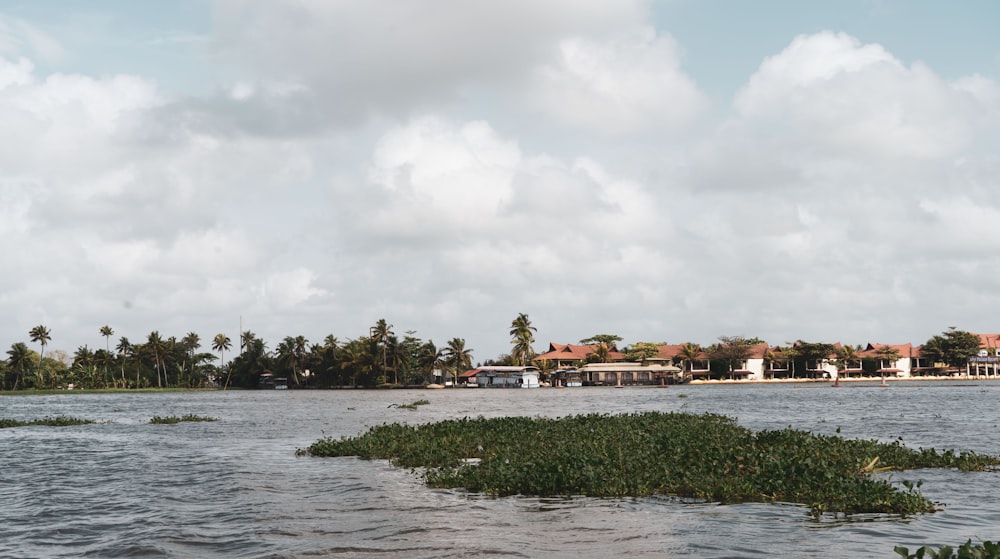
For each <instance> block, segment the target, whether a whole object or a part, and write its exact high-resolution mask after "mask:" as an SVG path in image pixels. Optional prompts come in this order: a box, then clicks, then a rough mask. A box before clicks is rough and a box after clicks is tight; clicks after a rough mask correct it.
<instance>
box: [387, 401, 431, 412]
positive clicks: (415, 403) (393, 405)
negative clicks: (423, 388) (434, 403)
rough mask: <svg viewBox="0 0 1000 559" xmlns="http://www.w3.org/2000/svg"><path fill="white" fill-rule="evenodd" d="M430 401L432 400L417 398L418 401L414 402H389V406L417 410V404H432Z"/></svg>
mask: <svg viewBox="0 0 1000 559" xmlns="http://www.w3.org/2000/svg"><path fill="white" fill-rule="evenodd" d="M430 403H431V402H430V400H417V401H416V402H413V403H412V404H389V407H390V408H402V409H407V410H415V409H417V406H426V405H427V404H430Z"/></svg>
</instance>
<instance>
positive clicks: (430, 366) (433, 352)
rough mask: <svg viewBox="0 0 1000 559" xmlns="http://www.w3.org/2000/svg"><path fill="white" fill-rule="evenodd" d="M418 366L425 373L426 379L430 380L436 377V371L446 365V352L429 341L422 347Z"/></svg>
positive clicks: (418, 357)
mask: <svg viewBox="0 0 1000 559" xmlns="http://www.w3.org/2000/svg"><path fill="white" fill-rule="evenodd" d="M417 364H418V366H419V367H420V370H421V372H423V373H424V379H430V378H432V377H433V376H434V371H435V369H440V368H441V367H442V366H443V365H444V352H443V351H442V350H440V349H438V348H437V347H436V346H435V345H434V341H433V340H427V342H426V343H425V344H423V345H421V346H420V351H419V353H418V354H417Z"/></svg>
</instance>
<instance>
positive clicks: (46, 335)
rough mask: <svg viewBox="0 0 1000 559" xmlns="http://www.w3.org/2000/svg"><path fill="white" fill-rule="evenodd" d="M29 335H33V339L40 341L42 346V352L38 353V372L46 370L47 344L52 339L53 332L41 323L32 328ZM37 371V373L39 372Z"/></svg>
mask: <svg viewBox="0 0 1000 559" xmlns="http://www.w3.org/2000/svg"><path fill="white" fill-rule="evenodd" d="M28 335H29V336H31V341H33V342H38V343H39V344H41V346H42V352H41V353H40V354H38V373H42V372H44V364H45V361H44V359H45V346H46V345H48V343H49V340H51V339H52V333H51V332H49V329H48V328H46V327H45V326H43V325H41V324H39V325H38V326H35V327H34V328H32V329H31V330H29V331H28ZM38 373H36V374H38Z"/></svg>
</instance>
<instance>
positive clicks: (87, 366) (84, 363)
mask: <svg viewBox="0 0 1000 559" xmlns="http://www.w3.org/2000/svg"><path fill="white" fill-rule="evenodd" d="M73 369H75V370H77V371H79V372H80V373H82V374H84V375H86V377H87V378H88V380H89V382H88V386H89V387H91V388H94V387H96V386H95V385H96V382H95V380H94V352H93V351H91V349H90V348H89V347H87V346H86V345H82V346H80V347H78V348H76V352H75V353H73Z"/></svg>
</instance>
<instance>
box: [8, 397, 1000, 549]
mask: <svg viewBox="0 0 1000 559" xmlns="http://www.w3.org/2000/svg"><path fill="white" fill-rule="evenodd" d="M681 395H685V396H686V397H681ZM417 399H427V400H430V402H431V403H430V404H429V405H425V406H420V407H419V408H418V409H417V410H415V411H411V410H406V409H398V408H396V407H393V406H392V405H393V404H405V403H410V402H413V401H415V400H417ZM998 400H1000V384H998V383H996V382H995V381H994V382H985V381H984V382H978V383H977V382H960V383H947V382H929V383H919V382H905V383H903V382H900V383H895V384H893V385H892V386H890V387H888V388H879V387H877V386H874V385H871V384H860V383H858V384H850V385H847V386H844V387H842V388H839V389H832V388H830V387H829V386H828V385H825V384H781V385H740V386H734V385H719V386H685V387H670V388H667V389H658V388H623V389H615V388H578V389H566V390H552V389H540V390H469V389H455V390H423V391H354V390H345V391H309V392H304V391H268V392H264V391H259V392H257V391H253V392H246V391H229V392H199V393H165V394H107V395H90V394H65V395H54V396H0V417H4V418H12V419H39V418H42V417H46V416H56V415H67V416H73V417H81V418H87V419H93V420H98V421H101V422H104V423H99V424H94V425H84V426H77V427H63V428H52V427H25V428H16V429H0V450H2V452H0V557H12V558H14V557H16V558H27V557H233V558H236V557H253V558H257V557H289V558H291V557H371V558H437V557H486V556H489V557H575V558H589V557H595V558H598V557H600V558H603V557H617V556H626V555H627V556H631V557H788V558H793V557H794V558H799V557H847V556H853V557H894V556H895V555H894V554H893V552H892V548H893V546H894V545H907V546H910V547H911V549H912V548H915V547H918V546H919V545H923V544H933V545H940V544H958V543H962V542H964V541H965V540H966V539H968V538H973V539H974V540H979V539H991V540H998V539H1000V499H998V498H997V497H998V495H1000V491H998V488H1000V473H962V472H956V471H949V470H924V471H918V472H906V473H903V474H900V473H897V474H895V477H894V478H893V479H894V480H903V479H911V480H917V479H920V480H923V481H924V486H923V492H924V494H925V495H926V496H928V497H929V498H931V499H932V500H934V501H940V502H943V503H945V505H946V506H945V508H944V510H943V511H941V512H937V513H934V514H929V515H922V516H916V517H911V518H905V519H900V518H888V517H883V516H861V517H852V518H850V519H846V520H845V519H843V518H839V519H834V518H826V519H823V520H819V521H817V520H814V519H813V518H811V517H810V516H809V515H808V513H807V512H808V511H807V510H806V509H804V508H802V507H800V506H796V505H775V504H745V505H725V506H723V505H717V504H705V503H694V504H692V503H681V502H677V501H675V500H671V499H667V498H642V499H590V498H573V499H540V498H526V497H521V498H517V497H512V498H499V499H497V498H489V497H484V496H480V495H469V494H466V493H464V492H462V491H457V490H433V489H428V488H425V487H424V486H423V485H422V484H421V483H420V482H419V480H418V479H417V477H416V475H415V474H413V473H411V472H410V471H408V470H402V469H397V468H393V467H392V466H389V465H388V464H387V463H385V462H381V461H372V462H366V461H362V460H358V459H355V458H311V457H296V456H295V450H296V449H297V448H303V447H306V446H308V445H309V444H310V443H312V442H314V441H316V440H317V439H320V438H322V437H324V436H336V437H339V436H341V435H356V434H359V433H361V432H362V431H364V430H365V429H366V428H367V427H368V426H371V425H376V424H380V423H384V422H395V421H405V422H429V421H435V420H440V419H446V418H454V417H462V416H479V415H482V416H486V417H494V416H504V415H545V416H561V415H570V414H577V413H590V412H608V413H614V412H631V411H648V410H654V411H690V412H696V413H701V412H713V413H722V414H726V415H730V416H733V417H736V418H737V419H738V420H739V422H740V423H741V424H742V425H745V426H747V427H750V428H752V429H772V428H783V427H788V426H791V427H795V428H799V429H807V430H810V431H814V432H819V433H824V434H833V433H835V432H836V430H837V429H838V428H839V429H840V432H841V435H843V436H847V437H858V438H876V439H882V440H893V439H896V438H897V437H903V440H904V442H905V443H906V444H907V445H910V446H914V447H920V446H923V447H935V448H942V449H943V448H956V449H967V450H975V451H978V452H988V453H994V454H1000V438H998V436H997V433H998V425H1000V411H998V408H1000V407H998V405H997V403H998ZM189 413H190V414H195V415H209V416H212V417H217V418H219V421H216V422H211V423H181V424H176V425H152V424H150V423H149V419H150V418H151V417H153V416H154V415H159V416H169V415H184V414H189Z"/></svg>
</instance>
